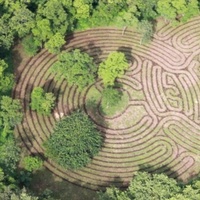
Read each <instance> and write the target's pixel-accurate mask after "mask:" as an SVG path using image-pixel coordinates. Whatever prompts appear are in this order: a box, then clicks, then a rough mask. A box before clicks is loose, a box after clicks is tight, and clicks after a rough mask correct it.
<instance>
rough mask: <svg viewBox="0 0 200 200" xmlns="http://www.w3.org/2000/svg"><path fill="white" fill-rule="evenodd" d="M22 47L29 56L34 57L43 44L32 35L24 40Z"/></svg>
mask: <svg viewBox="0 0 200 200" xmlns="http://www.w3.org/2000/svg"><path fill="white" fill-rule="evenodd" d="M22 46H23V48H24V51H25V53H26V54H27V55H28V56H34V55H35V54H36V53H37V51H38V49H39V47H40V46H41V43H40V42H39V41H37V40H35V38H34V37H33V36H32V35H29V36H27V37H25V38H23V40H22Z"/></svg>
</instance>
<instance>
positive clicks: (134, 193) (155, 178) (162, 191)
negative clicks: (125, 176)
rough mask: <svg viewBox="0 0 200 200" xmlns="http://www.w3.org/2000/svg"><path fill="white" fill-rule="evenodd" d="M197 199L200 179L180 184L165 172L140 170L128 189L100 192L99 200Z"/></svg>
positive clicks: (114, 188) (112, 189)
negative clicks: (153, 172)
mask: <svg viewBox="0 0 200 200" xmlns="http://www.w3.org/2000/svg"><path fill="white" fill-rule="evenodd" d="M146 199H149V200H150V199H155V200H196V199H200V181H199V179H196V180H193V181H192V182H190V183H189V184H187V185H181V186H180V185H179V184H178V183H177V182H176V180H175V179H172V178H169V177H167V176H166V175H164V174H150V173H147V172H138V173H137V174H136V175H135V176H134V178H133V179H132V181H131V182H130V185H129V187H128V189H127V190H125V191H121V190H119V189H118V188H116V187H110V188H107V190H106V192H105V193H102V192H100V193H99V200H146Z"/></svg>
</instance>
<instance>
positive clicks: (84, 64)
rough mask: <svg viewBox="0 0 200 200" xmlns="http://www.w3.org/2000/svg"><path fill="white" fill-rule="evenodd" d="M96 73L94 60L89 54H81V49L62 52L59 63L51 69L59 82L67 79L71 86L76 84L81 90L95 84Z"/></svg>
mask: <svg viewBox="0 0 200 200" xmlns="http://www.w3.org/2000/svg"><path fill="white" fill-rule="evenodd" d="M96 71H97V67H96V65H95V63H94V62H93V58H92V57H90V56H89V55H88V54H87V53H81V51H80V50H79V49H75V50H73V51H72V52H62V53H61V54H59V55H58V61H57V62H55V63H54V64H53V65H52V66H51V68H50V69H49V72H50V73H53V74H55V78H56V79H57V80H62V79H66V80H67V82H68V83H69V84H75V85H77V86H78V87H79V89H82V88H84V87H86V86H87V85H89V84H92V83H94V81H95V76H96Z"/></svg>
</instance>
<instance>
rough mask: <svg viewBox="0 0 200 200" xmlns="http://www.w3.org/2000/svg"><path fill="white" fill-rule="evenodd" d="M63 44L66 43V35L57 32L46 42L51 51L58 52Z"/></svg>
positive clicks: (46, 46)
mask: <svg viewBox="0 0 200 200" xmlns="http://www.w3.org/2000/svg"><path fill="white" fill-rule="evenodd" d="M63 44H65V39H64V37H63V36H62V35H61V34H60V33H56V34H55V35H53V36H52V37H51V38H50V39H49V40H48V41H47V42H46V43H45V48H46V49H47V50H48V51H49V52H50V53H57V54H58V53H59V52H60V48H61V47H62V45H63Z"/></svg>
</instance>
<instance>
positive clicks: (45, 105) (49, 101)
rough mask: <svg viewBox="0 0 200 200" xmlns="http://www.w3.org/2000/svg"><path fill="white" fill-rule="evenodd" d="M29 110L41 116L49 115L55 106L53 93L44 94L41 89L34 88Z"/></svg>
mask: <svg viewBox="0 0 200 200" xmlns="http://www.w3.org/2000/svg"><path fill="white" fill-rule="evenodd" d="M30 105H31V109H32V110H35V111H37V112H38V113H40V114H43V115H50V113H51V110H52V108H53V107H54V105H55V96H54V95H53V93H51V92H49V93H45V92H44V90H43V89H42V88H41V87H35V88H34V89H33V91H32V93H31V104H30Z"/></svg>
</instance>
